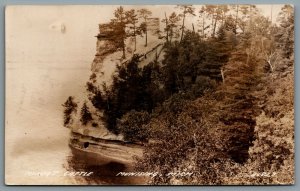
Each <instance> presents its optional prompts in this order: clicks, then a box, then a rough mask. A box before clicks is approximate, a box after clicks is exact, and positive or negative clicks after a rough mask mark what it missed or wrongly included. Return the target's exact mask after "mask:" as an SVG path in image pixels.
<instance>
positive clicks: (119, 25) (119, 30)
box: [110, 6, 127, 58]
mask: <svg viewBox="0 0 300 191" xmlns="http://www.w3.org/2000/svg"><path fill="white" fill-rule="evenodd" d="M114 16H115V18H113V19H111V22H110V27H111V28H112V31H113V33H112V38H113V39H114V40H115V41H117V43H118V45H119V46H120V47H121V48H122V51H123V56H122V57H123V58H125V57H126V56H125V46H126V45H125V40H126V38H127V34H126V24H127V21H126V11H125V10H124V8H123V7H122V6H120V7H119V8H117V10H115V12H114Z"/></svg>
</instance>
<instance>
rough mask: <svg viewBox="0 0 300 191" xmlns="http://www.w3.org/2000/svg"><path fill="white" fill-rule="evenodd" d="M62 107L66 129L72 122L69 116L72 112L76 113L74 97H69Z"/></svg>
mask: <svg viewBox="0 0 300 191" xmlns="http://www.w3.org/2000/svg"><path fill="white" fill-rule="evenodd" d="M62 106H63V107H64V108H65V109H64V126H65V127H66V126H67V125H69V124H70V123H71V122H72V117H71V114H72V113H73V112H75V113H76V112H77V104H76V103H75V102H74V97H73V96H69V97H68V99H67V100H66V102H65V103H64V104H62Z"/></svg>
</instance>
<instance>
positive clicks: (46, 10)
mask: <svg viewBox="0 0 300 191" xmlns="http://www.w3.org/2000/svg"><path fill="white" fill-rule="evenodd" d="M117 7H118V6H117V5H109V6H102V5H89V6H88V5H87V6H81V5H75V6H74V5H73V6H69V5H68V6H10V7H8V8H6V53H7V55H6V58H7V62H12V63H13V64H10V65H8V67H23V66H24V64H22V65H18V62H17V61H18V60H19V61H20V60H22V62H23V63H24V62H30V63H28V64H29V65H32V66H34V67H36V66H35V62H39V63H40V64H39V65H38V67H44V65H43V64H42V63H43V62H45V61H47V62H48V63H49V62H51V66H52V67H58V68H59V67H67V68H68V67H84V65H85V64H90V63H91V62H92V60H93V57H94V55H95V50H96V38H95V36H96V35H97V33H98V24H99V23H105V22H108V21H109V20H110V19H111V18H112V17H113V10H115V9H116V8H117ZM124 7H125V9H127V8H128V9H130V8H132V7H133V6H128V5H127V6H124ZM142 7H146V8H149V9H150V10H151V11H152V12H153V17H161V18H163V17H164V12H166V13H167V14H170V13H171V12H173V11H174V10H176V9H174V7H175V6H174V5H156V6H155V5H154V6H134V8H136V9H139V8H142ZM195 7H196V9H200V6H199V5H197V6H195ZM257 7H258V8H259V9H261V10H262V13H263V14H265V15H266V16H270V14H271V6H270V5H258V6H257ZM281 7H282V5H273V15H277V14H278V12H279V11H280V8H281ZM162 10H163V11H162ZM193 20H197V18H196V17H195V18H193ZM273 20H275V17H274V16H273ZM187 24H188V21H187ZM62 28H64V30H62ZM19 64H20V63H19ZM26 67H28V65H27V66H26Z"/></svg>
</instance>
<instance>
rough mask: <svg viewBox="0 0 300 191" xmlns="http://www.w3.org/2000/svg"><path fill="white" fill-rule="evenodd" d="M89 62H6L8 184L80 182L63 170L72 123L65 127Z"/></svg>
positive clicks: (85, 75) (68, 152) (85, 79)
mask: <svg viewBox="0 0 300 191" xmlns="http://www.w3.org/2000/svg"><path fill="white" fill-rule="evenodd" d="M89 74H90V70H89V66H87V67H86V68H71V69H62V68H51V67H49V68H47V69H46V68H45V69H43V68H33V67H29V68H19V69H15V68H7V70H6V127H5V170H6V171H5V177H6V183H7V184H76V183H77V182H76V180H75V179H74V178H73V177H68V176H64V173H65V171H66V168H65V167H64V166H66V165H67V158H68V157H69V156H70V155H71V151H70V148H69V146H68V141H69V133H70V132H69V129H67V128H65V127H63V125H62V124H63V118H62V117H63V115H62V112H63V107H62V106H61V104H62V103H63V102H64V101H65V100H66V99H67V97H68V96H70V95H73V96H75V99H76V98H80V97H82V96H84V91H85V87H84V85H85V82H86V81H87V79H88V77H89Z"/></svg>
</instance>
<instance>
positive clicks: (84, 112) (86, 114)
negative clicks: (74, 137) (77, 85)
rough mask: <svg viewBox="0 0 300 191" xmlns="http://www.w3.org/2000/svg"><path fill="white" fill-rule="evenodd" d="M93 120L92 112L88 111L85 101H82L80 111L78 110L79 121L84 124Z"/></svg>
mask: <svg viewBox="0 0 300 191" xmlns="http://www.w3.org/2000/svg"><path fill="white" fill-rule="evenodd" d="M91 120H93V117H92V114H91V112H90V111H89V108H88V106H87V105H86V101H85V102H84V103H83V105H82V108H81V112H80V121H81V124H82V125H86V124H87V123H88V122H90V121H91Z"/></svg>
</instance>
